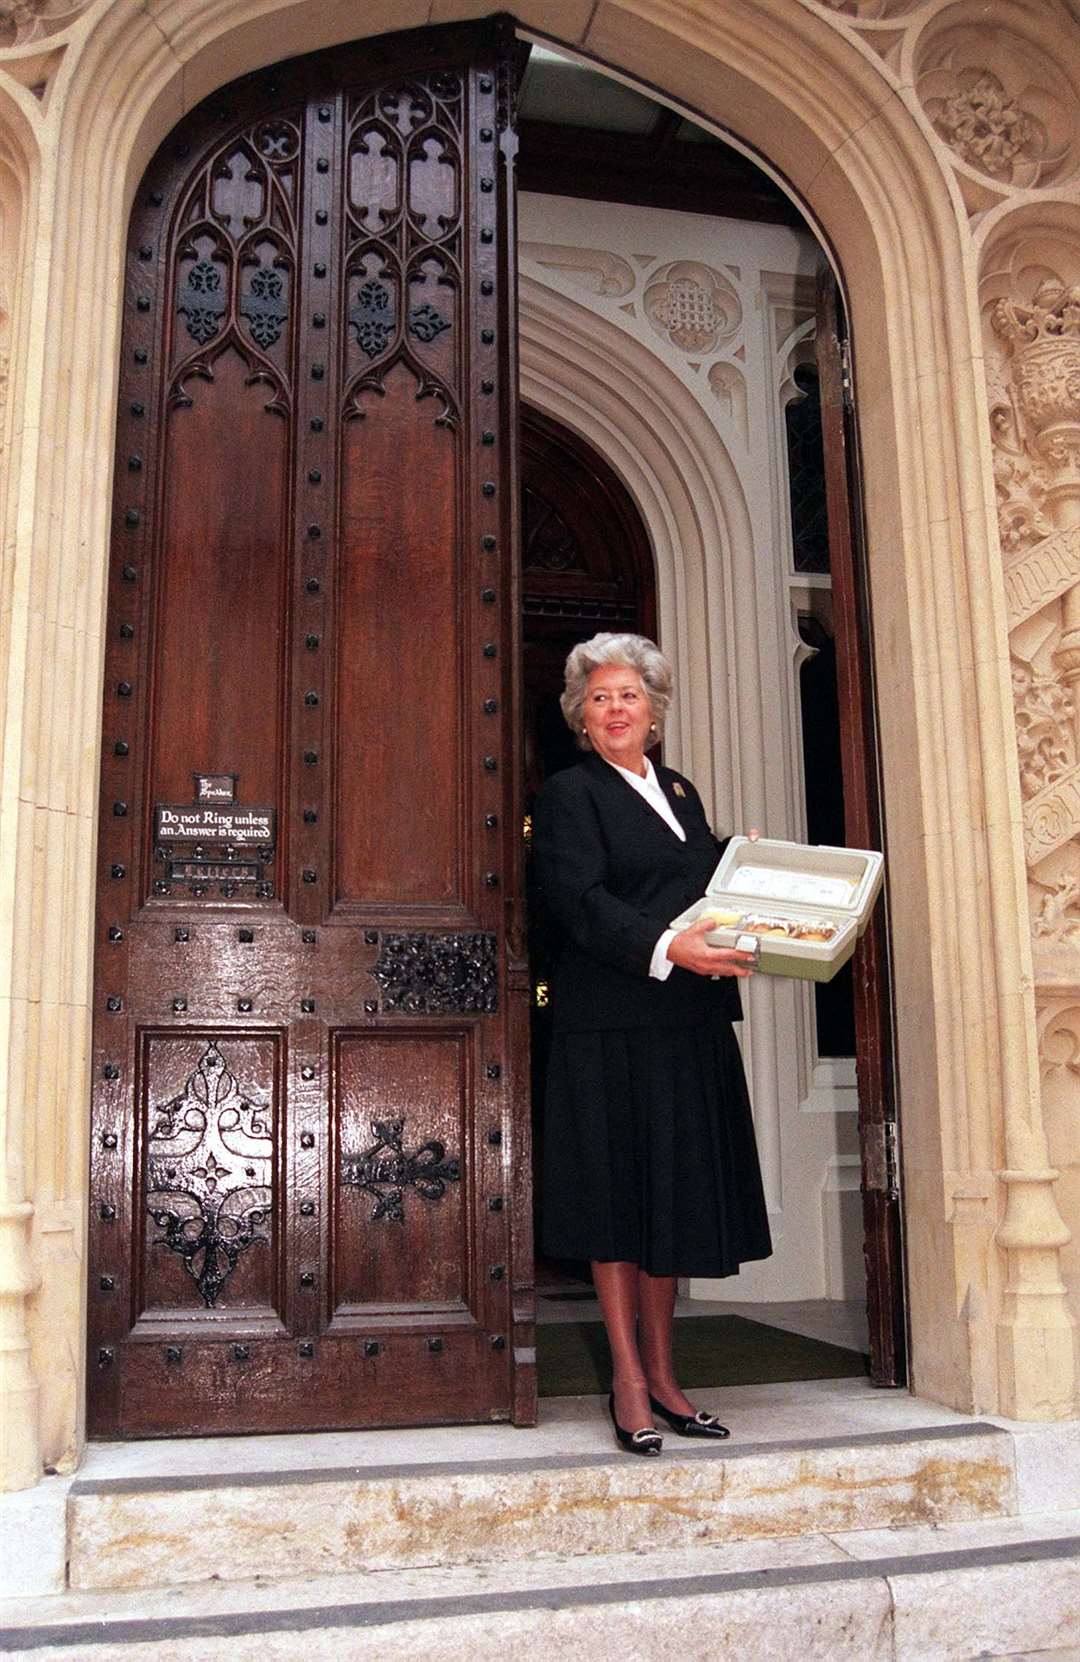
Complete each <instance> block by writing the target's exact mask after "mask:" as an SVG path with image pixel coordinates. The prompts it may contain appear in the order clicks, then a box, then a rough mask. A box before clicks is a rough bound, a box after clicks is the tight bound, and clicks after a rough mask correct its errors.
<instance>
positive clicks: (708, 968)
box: [667, 917, 754, 978]
mask: <svg viewBox="0 0 1080 1662" xmlns="http://www.w3.org/2000/svg"><path fill="white" fill-rule="evenodd" d="M715 928H716V925H715V923H714V922H713V920H712V918H710V917H703V918H699V919H698V921H697V922H696V923H692V924H691V925H690V927H689V929H681V930H680V931H679V933H678V934H677V935H676V936H675V937H674V938H673V939H672V940H671V941H670V942H669V943H668V949H667V955H668V957H669V958H670V959H671V962H672V963H673V964H677V965H678V966H679V968H680V969H685V970H689V971H690V972H691V974H693V975H737V976H741V977H744V978H745V977H746V976H748V975H749V974H750V972H751V970H752V968H753V964H754V954H753V953H752V952H739V951H737V950H736V948H735V947H733V946H710V945H709V943H708V941H707V940H706V939H705V936H706V935H707V934H708V933H709V931H710V930H711V929H715Z"/></svg>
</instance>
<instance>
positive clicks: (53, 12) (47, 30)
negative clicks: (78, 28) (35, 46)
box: [0, 0, 89, 47]
mask: <svg viewBox="0 0 1080 1662" xmlns="http://www.w3.org/2000/svg"><path fill="white" fill-rule="evenodd" d="M88 4H89V0H0V47H4V46H25V45H26V43H27V42H28V41H35V40H46V39H47V38H48V37H49V36H50V35H55V34H56V33H57V32H58V31H59V30H60V29H63V28H65V27H66V26H67V24H69V23H71V22H73V21H74V19H75V18H77V17H78V15H79V13H80V12H82V11H85V9H86V7H87V5H88Z"/></svg>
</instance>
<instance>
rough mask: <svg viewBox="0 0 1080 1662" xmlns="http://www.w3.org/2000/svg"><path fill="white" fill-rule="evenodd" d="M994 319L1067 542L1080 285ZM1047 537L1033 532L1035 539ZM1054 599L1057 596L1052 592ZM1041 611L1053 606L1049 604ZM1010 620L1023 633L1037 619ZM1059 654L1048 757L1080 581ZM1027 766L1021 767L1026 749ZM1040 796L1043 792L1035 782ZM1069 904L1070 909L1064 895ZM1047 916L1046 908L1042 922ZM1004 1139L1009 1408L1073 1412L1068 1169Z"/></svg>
mask: <svg viewBox="0 0 1080 1662" xmlns="http://www.w3.org/2000/svg"><path fill="white" fill-rule="evenodd" d="M992 326H993V330H994V333H995V334H996V336H997V337H998V339H999V340H1000V341H1001V342H1002V343H1003V345H1004V347H1005V350H1006V353H1007V356H1008V365H1009V372H1010V376H1011V382H1012V393H1013V402H1014V408H1015V412H1016V417H1015V419H1016V422H1017V432H1016V433H1015V434H1014V440H1015V441H1018V445H1019V449H1020V450H1021V451H1022V452H1026V455H1027V457H1028V458H1029V462H1030V466H1031V469H1032V470H1033V472H1034V475H1035V476H1036V479H1037V489H1038V496H1039V499H1040V500H1039V510H1040V511H1039V513H1038V514H1037V515H1036V514H1035V513H1032V514H1030V515H1029V516H1028V518H1027V520H1026V523H1027V524H1028V525H1029V526H1035V525H1036V522H1037V524H1038V528H1039V529H1041V530H1043V531H1044V532H1046V533H1049V535H1048V536H1047V537H1046V539H1045V540H1046V542H1050V541H1051V540H1052V539H1057V542H1058V544H1064V545H1065V546H1068V544H1069V543H1070V542H1071V540H1072V536H1071V535H1070V534H1075V531H1076V528H1077V527H1078V526H1080V289H1070V288H1067V287H1066V286H1065V285H1064V284H1063V283H1061V282H1060V281H1056V280H1054V281H1047V282H1044V283H1043V284H1042V285H1041V286H1040V287H1039V289H1038V290H1037V292H1036V294H1035V295H1034V297H1033V299H1032V300H1031V302H1030V304H1026V305H1025V304H1021V303H1019V302H1018V301H1016V300H1014V299H1011V298H1010V299H1002V300H999V301H998V303H997V304H996V306H995V307H994V310H993V313H992ZM1029 479H1030V476H1029ZM1029 489H1030V484H1029ZM1039 546H1040V545H1039V543H1038V542H1036V543H1035V548H1036V549H1037V548H1038V547H1039ZM1077 576H1078V577H1080V573H1077ZM1038 598H1039V599H1040V600H1041V599H1042V598H1043V597H1042V596H1039V597H1038ZM1050 599H1051V604H1052V603H1053V597H1052V596H1051V597H1050ZM1038 610H1039V611H1045V607H1039V608H1038ZM1036 615H1037V614H1036ZM1013 621H1014V623H1015V629H1014V634H1015V635H1016V637H1017V638H1018V639H1019V638H1020V637H1021V631H1022V630H1023V629H1024V626H1025V624H1027V623H1030V621H1031V619H1030V618H1025V619H1021V620H1016V619H1014V620H1013ZM1050 662H1051V664H1052V667H1053V670H1054V671H1055V672H1056V674H1053V675H1050V676H1047V675H1045V674H1043V675H1040V674H1038V672H1037V671H1033V670H1032V668H1031V667H1030V666H1028V667H1027V668H1022V669H1021V670H1020V671H1019V674H1018V680H1017V688H1018V692H1019V695H1020V701H1019V704H1018V710H1017V721H1018V733H1019V734H1020V736H1021V737H1022V738H1023V737H1025V736H1033V735H1035V734H1037V735H1038V736H1037V737H1036V738H1034V742H1035V744H1036V749H1037V754H1038V756H1039V757H1040V758H1043V757H1045V754H1046V751H1045V747H1046V745H1047V744H1049V745H1050V746H1053V745H1054V743H1055V736H1054V733H1053V731H1052V729H1053V728H1054V726H1055V721H1054V716H1056V717H1057V724H1058V725H1064V724H1066V723H1068V724H1069V725H1072V724H1074V723H1075V721H1076V714H1075V711H1076V688H1077V684H1078V683H1080V581H1073V582H1072V584H1071V585H1070V586H1068V587H1066V588H1065V589H1064V591H1063V592H1062V593H1061V596H1060V634H1059V638H1058V640H1057V644H1056V647H1055V648H1054V650H1053V652H1052V654H1051V656H1050ZM1047 667H1049V666H1047ZM1055 681H1056V682H1057V683H1058V687H1057V688H1055V686H1054V682H1055ZM1058 688H1061V689H1062V691H1061V692H1059V691H1058ZM1062 692H1063V693H1064V696H1062ZM1037 710H1041V711H1044V712H1046V715H1045V719H1044V720H1043V721H1042V723H1041V725H1037V724H1036V723H1035V720H1034V714H1035V713H1036V712H1037ZM1078 739H1080V735H1078V734H1077V733H1076V731H1075V727H1074V729H1073V732H1072V733H1071V734H1070V735H1067V736H1066V735H1059V736H1058V738H1057V740H1056V745H1057V751H1056V753H1057V755H1058V757H1059V761H1058V763H1057V765H1056V766H1054V767H1053V768H1052V769H1051V772H1052V773H1053V774H1054V775H1056V777H1053V778H1051V779H1050V781H1049V782H1050V785H1051V788H1060V787H1065V788H1066V789H1068V786H1069V782H1070V780H1071V779H1072V778H1073V777H1074V776H1075V777H1076V779H1077V782H1078V783H1080V770H1078V769H1077V767H1076V765H1075V761H1074V760H1073V759H1074V758H1075V757H1076V755H1077V754H1080V745H1078ZM1069 740H1071V742H1069ZM1062 763H1064V764H1065V766H1064V768H1063V767H1062ZM1070 763H1071V766H1070V765H1069V764H1070ZM1021 772H1022V776H1023V775H1024V772H1025V769H1024V758H1023V754H1022V761H1021ZM1027 773H1028V776H1027V777H1026V778H1022V783H1023V784H1024V786H1025V791H1026V793H1028V792H1030V789H1031V786H1032V785H1033V784H1035V785H1036V786H1037V784H1038V781H1037V780H1033V779H1032V778H1031V767H1030V764H1029V766H1028V770H1027ZM1035 794H1036V798H1038V796H1039V794H1040V793H1039V791H1038V789H1036V793H1035ZM1043 794H1045V793H1043ZM1062 831H1064V832H1065V836H1064V837H1063V838H1062V837H1061V835H1060V833H1061V832H1062ZM1077 834H1080V819H1078V820H1077V822H1076V823H1075V824H1074V823H1072V822H1071V821H1068V820H1067V821H1066V822H1064V823H1059V825H1058V826H1057V828H1056V829H1055V832H1054V836H1055V838H1056V839H1057V841H1058V847H1057V848H1056V849H1055V848H1051V849H1049V850H1048V851H1047V853H1048V856H1049V857H1051V858H1052V857H1054V856H1055V855H1056V856H1057V861H1058V862H1059V864H1056V865H1055V866H1054V869H1053V879H1052V880H1053V882H1054V883H1055V888H1054V890H1053V893H1054V895H1055V896H1057V895H1058V894H1059V893H1060V894H1061V896H1062V897H1065V896H1066V895H1069V896H1071V894H1072V889H1071V887H1069V886H1068V885H1069V883H1070V874H1069V872H1068V869H1067V867H1066V866H1065V865H1062V864H1060V862H1061V861H1062V860H1064V859H1067V858H1068V852H1069V851H1068V843H1069V842H1070V841H1075V839H1076V836H1077ZM1042 854H1043V850H1042V849H1041V848H1040V847H1038V846H1035V844H1034V841H1033V838H1032V837H1030V836H1029V839H1028V860H1029V866H1032V867H1036V866H1039V865H1040V864H1041V862H1042ZM1063 904H1064V908H1065V910H1067V907H1068V901H1067V900H1064V898H1063ZM1044 921H1045V920H1044V917H1043V914H1042V913H1040V916H1039V919H1038V923H1039V924H1040V925H1041V924H1042V923H1043V922H1044ZM1037 933H1038V930H1037ZM1037 976H1038V969H1037ZM1005 1141H1006V1158H1007V1161H1008V1166H1007V1168H1006V1169H1005V1170H1004V1171H1002V1172H1001V1174H1000V1176H1001V1178H1002V1181H1003V1182H1004V1183H1005V1185H1006V1204H1005V1216H1004V1218H1003V1220H1002V1222H1001V1224H1000V1226H999V1228H998V1231H997V1235H996V1240H997V1243H998V1245H999V1246H1001V1247H1003V1248H1004V1249H1005V1251H1006V1252H1007V1254H1008V1262H1009V1276H1008V1281H1007V1284H1006V1297H1005V1308H1004V1312H1003V1316H1002V1320H1001V1322H1000V1324H999V1330H998V1354H999V1366H1000V1371H1001V1393H1002V1398H1001V1405H1002V1410H1003V1412H1005V1413H1007V1414H1008V1413H1013V1414H1019V1413H1020V1412H1021V1407H1020V1406H1019V1405H1023V1409H1024V1410H1025V1413H1024V1417H1031V1412H1032V1409H1034V1410H1035V1412H1036V1413H1037V1414H1038V1416H1039V1417H1045V1418H1053V1417H1065V1416H1066V1415H1068V1414H1071V1413H1072V1412H1073V1411H1074V1408H1075V1404H1074V1401H1073V1391H1072V1383H1071V1382H1072V1381H1073V1380H1074V1378H1075V1362H1074V1356H1075V1342H1076V1334H1075V1325H1074V1322H1073V1319H1072V1316H1071V1314H1070V1311H1069V1307H1068V1301H1067V1289H1066V1287H1065V1284H1064V1281H1063V1278H1062V1271H1061V1250H1062V1249H1063V1248H1064V1247H1066V1246H1067V1245H1068V1244H1069V1242H1070V1241H1071V1239H1072V1234H1071V1231H1070V1230H1069V1229H1068V1228H1067V1227H1066V1225H1065V1223H1064V1221H1063V1219H1062V1217H1061V1213H1060V1211H1059V1208H1058V1202H1057V1197H1056V1194H1055V1188H1054V1186H1055V1184H1056V1183H1057V1180H1058V1178H1059V1176H1060V1172H1059V1170H1058V1169H1057V1168H1056V1167H1054V1166H1052V1165H1051V1163H1050V1158H1049V1150H1048V1145H1047V1138H1046V1132H1045V1127H1044V1124H1043V1121H1042V1118H1041V1116H1038V1117H1037V1118H1036V1117H1035V1116H1033V1117H1032V1120H1031V1121H1029V1122H1025V1121H1023V1120H1018V1119H1017V1117H1016V1116H1015V1115H1012V1116H1010V1115H1007V1117H1006V1124H1005ZM1066 1382H1069V1385H1068V1390H1067V1392H1066Z"/></svg>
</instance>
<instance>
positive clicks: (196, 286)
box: [176, 260, 226, 346]
mask: <svg viewBox="0 0 1080 1662" xmlns="http://www.w3.org/2000/svg"><path fill="white" fill-rule="evenodd" d="M225 306H226V301H225V296H224V294H223V293H222V291H221V272H220V271H219V270H218V268H217V266H216V265H214V264H213V263H212V262H211V261H210V260H196V262H195V264H194V265H193V266H192V267H191V270H190V271H189V272H188V274H187V281H186V282H185V284H184V286H183V288H182V289H181V290H180V293H179V294H178V295H177V298H176V309H177V311H178V312H180V313H181V315H182V316H183V318H184V320H185V322H186V324H187V332H188V334H189V335H190V336H191V338H192V340H196V341H198V343H199V345H200V346H205V345H206V343H207V341H211V340H213V338H214V336H215V335H216V334H217V332H218V329H219V328H220V326H221V319H222V317H223V316H224V314H225Z"/></svg>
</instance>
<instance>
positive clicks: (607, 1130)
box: [543, 1017, 772, 1276]
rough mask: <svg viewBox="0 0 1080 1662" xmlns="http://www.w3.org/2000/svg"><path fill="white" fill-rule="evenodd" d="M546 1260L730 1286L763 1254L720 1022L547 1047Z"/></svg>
mask: <svg viewBox="0 0 1080 1662" xmlns="http://www.w3.org/2000/svg"><path fill="white" fill-rule="evenodd" d="M543 1243H544V1250H545V1252H547V1253H548V1254H549V1255H550V1256H552V1257H555V1258H597V1259H615V1260H625V1261H629V1262H631V1263H636V1264H639V1265H640V1266H641V1267H642V1269H644V1270H646V1271H648V1273H649V1274H650V1275H696V1276H725V1275H734V1274H735V1272H736V1271H737V1270H738V1268H739V1265H740V1264H743V1263H747V1262H749V1261H750V1260H751V1259H756V1258H767V1257H768V1256H769V1254H770V1253H771V1251H772V1243H771V1241H770V1238H769V1221H768V1215H767V1212H766V1209H765V1196H764V1193H763V1191H762V1187H761V1169H760V1166H759V1164H758V1155H757V1146H756V1143H755V1141H754V1125H753V1120H752V1118H751V1113H750V1100H749V1097H748V1095H747V1090H746V1079H745V1075H744V1073H743V1066H742V1057H741V1055H740V1052H739V1047H738V1044H737V1042H736V1039H735V1034H734V1032H733V1030H732V1027H731V1023H730V1022H729V1021H728V1020H727V1019H726V1018H724V1017H717V1018H716V1019H714V1020H713V1021H712V1022H710V1023H708V1024H706V1025H704V1026H698V1027H693V1028H635V1029H622V1028H619V1029H614V1030H610V1029H609V1030H607V1031H603V1032H587V1033H558V1032H556V1034H555V1035H554V1038H553V1041H552V1047H551V1059H550V1064H549V1068H548V1083H547V1099H546V1105H545V1115H544V1188H543Z"/></svg>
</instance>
